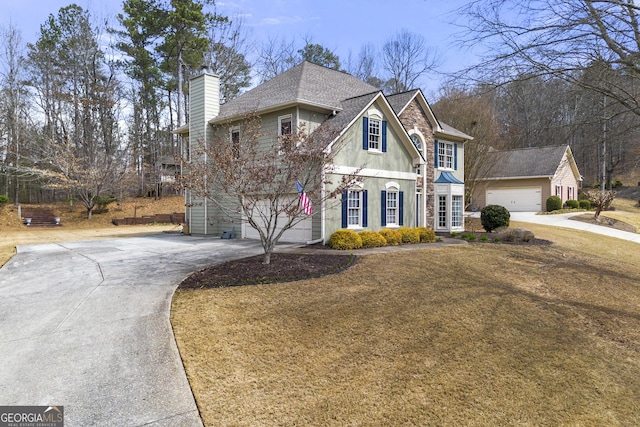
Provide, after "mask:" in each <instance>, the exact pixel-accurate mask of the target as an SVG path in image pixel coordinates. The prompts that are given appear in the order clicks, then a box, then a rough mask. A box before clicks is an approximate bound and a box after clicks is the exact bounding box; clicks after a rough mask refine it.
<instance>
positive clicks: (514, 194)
mask: <svg viewBox="0 0 640 427" xmlns="http://www.w3.org/2000/svg"><path fill="white" fill-rule="evenodd" d="M486 201H487V205H500V206H504V207H505V208H507V210H508V211H509V212H538V211H541V210H542V188H541V187H520V188H500V189H498V188H489V189H487V193H486Z"/></svg>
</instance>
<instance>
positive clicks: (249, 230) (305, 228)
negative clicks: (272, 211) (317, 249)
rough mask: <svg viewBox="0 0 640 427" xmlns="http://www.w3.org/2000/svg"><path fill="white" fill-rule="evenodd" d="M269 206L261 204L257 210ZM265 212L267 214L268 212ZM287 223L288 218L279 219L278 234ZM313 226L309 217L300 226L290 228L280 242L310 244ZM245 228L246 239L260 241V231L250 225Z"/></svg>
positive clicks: (244, 226) (255, 217) (244, 225)
mask: <svg viewBox="0 0 640 427" xmlns="http://www.w3.org/2000/svg"><path fill="white" fill-rule="evenodd" d="M267 206H268V204H267V203H266V202H265V203H262V204H260V206H259V207H258V208H257V209H267ZM264 212H266V210H265V211H264ZM257 218H258V215H255V216H254V219H256V220H257ZM285 222H286V218H285V219H279V221H278V224H277V225H276V227H277V231H276V233H278V232H279V231H280V229H282V226H283V224H284V223H285ZM311 226H312V222H311V216H309V217H307V218H305V219H304V220H302V221H301V222H299V223H298V224H296V225H295V226H293V228H290V229H289V230H287V231H285V232H284V234H283V235H282V238H280V242H290V243H306V242H309V241H310V240H311ZM243 228H244V237H245V238H247V239H258V240H259V239H260V234H258V230H256V229H255V228H253V227H251V226H250V225H249V224H246V223H245V224H243Z"/></svg>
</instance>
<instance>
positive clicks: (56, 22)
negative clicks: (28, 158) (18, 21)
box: [28, 5, 126, 217]
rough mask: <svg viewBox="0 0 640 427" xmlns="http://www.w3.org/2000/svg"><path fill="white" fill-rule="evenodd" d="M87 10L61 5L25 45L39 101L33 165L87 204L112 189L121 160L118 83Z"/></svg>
mask: <svg viewBox="0 0 640 427" xmlns="http://www.w3.org/2000/svg"><path fill="white" fill-rule="evenodd" d="M98 33H99V32H98V31H96V30H95V29H94V28H93V27H92V26H91V22H90V16H89V13H88V12H86V11H84V10H83V9H82V8H81V7H79V6H77V5H71V6H67V7H65V8H62V9H60V11H59V13H58V15H57V16H53V15H50V16H49V19H48V20H47V22H46V24H44V25H42V26H41V29H40V38H39V39H38V40H37V41H36V43H35V44H31V45H29V56H28V58H29V61H28V66H29V72H30V77H31V81H30V84H31V86H32V88H33V90H34V91H35V93H36V102H37V104H38V105H39V106H40V107H41V109H42V110H41V112H42V116H43V123H42V126H41V131H40V133H39V135H38V139H39V142H40V150H41V152H40V160H39V162H38V164H37V168H36V169H37V170H38V171H40V173H41V175H42V176H44V177H47V178H49V179H50V182H51V184H50V185H51V186H54V187H64V188H68V189H70V190H72V191H73V192H74V193H75V195H76V196H77V197H79V198H80V199H81V200H82V202H83V203H84V205H85V208H86V209H87V215H88V217H91V211H92V209H93V207H94V205H95V201H96V199H97V198H99V197H100V196H101V195H102V194H104V193H106V192H111V191H113V190H114V189H115V187H116V186H117V184H118V183H119V181H120V180H121V178H122V177H121V176H120V174H119V173H118V172H117V171H120V170H122V169H123V168H124V165H126V162H125V159H124V154H125V153H126V151H124V150H123V147H122V145H121V134H120V132H119V127H118V126H119V120H120V117H119V105H120V84H119V81H118V79H117V78H116V70H115V67H114V64H113V63H109V62H108V61H107V60H106V59H105V55H104V53H103V52H102V50H101V48H100V46H99V44H98V41H97V34H98Z"/></svg>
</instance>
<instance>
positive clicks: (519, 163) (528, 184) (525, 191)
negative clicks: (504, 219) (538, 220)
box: [471, 145, 582, 212]
mask: <svg viewBox="0 0 640 427" xmlns="http://www.w3.org/2000/svg"><path fill="white" fill-rule="evenodd" d="M487 165H488V166H490V168H488V169H487V173H486V174H485V176H484V178H481V179H479V180H478V182H477V183H476V185H475V188H474V191H473V194H472V198H471V206H472V207H473V208H474V209H475V208H478V209H481V208H483V207H484V206H486V205H500V206H504V207H505V208H507V209H508V210H509V211H511V212H528V211H529V212H538V211H542V210H544V209H545V206H546V200H547V199H548V198H549V196H558V197H560V198H561V199H562V202H563V203H564V202H566V201H567V200H576V199H577V198H578V189H579V188H580V183H581V182H582V177H581V176H580V172H579V170H578V166H577V165H576V161H575V158H574V157H573V153H572V152H571V148H570V147H569V146H568V145H560V146H547V147H533V148H523V149H516V150H506V151H495V152H493V153H491V154H490V156H489V159H488V161H487Z"/></svg>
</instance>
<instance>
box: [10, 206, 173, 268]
mask: <svg viewBox="0 0 640 427" xmlns="http://www.w3.org/2000/svg"><path fill="white" fill-rule="evenodd" d="M28 208H47V209H52V210H53V211H54V213H55V214H56V215H57V216H59V217H60V218H61V224H62V226H61V227H57V228H28V227H27V226H25V225H23V224H22V223H21V222H20V219H19V218H18V208H17V207H16V206H13V205H7V206H5V207H3V208H0V266H2V265H4V263H6V262H7V261H8V260H9V259H10V258H11V257H12V256H13V255H14V254H15V252H16V245H27V244H37V243H52V242H64V241H67V242H68V241H74V240H75V241H77V240H93V239H105V238H109V237H115V236H119V237H125V236H133V235H140V234H148V233H155V232H159V231H167V230H174V229H177V230H179V229H181V227H176V226H174V225H164V224H163V225H141V226H115V225H113V224H112V223H111V221H112V220H113V219H114V218H124V217H132V216H134V214H135V215H137V216H142V215H153V214H156V213H173V212H184V198H183V197H165V198H163V199H161V200H153V199H150V198H136V199H128V200H125V201H121V202H118V203H113V204H111V205H109V212H106V213H103V214H99V215H93V217H92V218H91V219H90V220H89V219H87V218H86V213H85V211H84V210H83V209H82V208H81V207H80V206H77V205H76V206H75V207H74V209H73V210H70V209H69V205H68V204H65V203H59V204H52V205H37V206H36V205H22V209H28Z"/></svg>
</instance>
